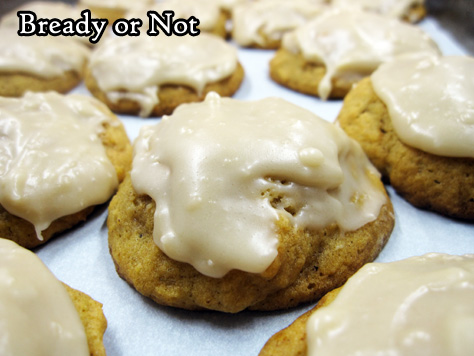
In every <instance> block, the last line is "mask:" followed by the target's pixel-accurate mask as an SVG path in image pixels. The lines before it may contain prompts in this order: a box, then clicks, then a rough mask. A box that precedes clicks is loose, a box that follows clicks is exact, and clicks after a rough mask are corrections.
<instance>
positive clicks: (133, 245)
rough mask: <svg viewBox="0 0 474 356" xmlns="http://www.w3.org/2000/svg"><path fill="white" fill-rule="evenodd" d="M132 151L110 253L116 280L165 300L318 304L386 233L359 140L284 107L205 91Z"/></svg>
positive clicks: (369, 256)
mask: <svg viewBox="0 0 474 356" xmlns="http://www.w3.org/2000/svg"><path fill="white" fill-rule="evenodd" d="M134 147H135V150H134V152H135V153H134V160H133V168H132V171H131V175H130V176H128V177H127V178H126V179H125V180H124V182H123V183H122V184H121V185H120V187H119V191H118V193H117V195H116V196H115V197H114V198H113V199H112V202H111V204H110V206H109V217H108V221H107V225H108V228H109V247H110V252H111V255H112V258H113V260H114V262H115V265H116V269H117V272H118V274H119V275H120V276H121V277H122V278H124V279H125V280H126V281H128V282H129V283H130V284H131V285H132V286H133V287H135V288H136V289H137V290H138V291H139V292H140V293H142V294H143V295H145V296H148V297H150V298H151V299H153V300H155V301H156V302H158V303H160V304H164V305H170V306H174V307H180V308H185V309H214V310H219V311H224V312H232V313H234V312H238V311H241V310H243V309H246V308H250V309H256V310H275V309H282V308H288V307H292V306H295V305H297V304H300V303H303V302H308V301H313V300H316V299H318V298H320V297H321V296H322V295H323V294H324V293H326V292H328V291H329V290H331V289H333V288H335V287H338V286H340V285H341V284H343V283H344V282H345V280H346V279H347V278H348V277H349V276H350V275H352V274H353V273H354V272H355V271H356V270H357V269H358V268H360V267H361V266H362V265H363V264H364V263H366V262H368V261H372V260H373V259H374V258H375V257H376V256H377V255H378V253H379V252H380V250H381V249H382V248H383V246H384V245H385V243H386V241H387V240H388V238H389V235H390V233H391V231H392V228H393V223H394V217H393V212H392V207H391V203H390V201H389V199H388V197H387V195H386V194H385V190H384V187H383V185H382V183H381V181H380V178H379V175H378V172H377V171H376V170H375V168H374V167H373V166H371V165H370V163H369V161H368V159H367V158H366V156H365V155H364V154H363V151H362V149H361V148H360V147H359V145H358V144H356V142H355V141H353V140H351V139H349V138H348V137H347V136H346V135H345V134H344V133H343V131H342V130H341V129H339V128H337V127H336V126H334V125H332V124H330V123H328V122H326V121H324V120H322V119H320V118H318V117H317V116H316V115H314V114H312V113H311V112H309V111H306V110H304V109H302V108H299V107H297V106H295V105H293V104H290V103H289V102H286V101H284V100H283V99H277V98H268V99H263V100H260V101H255V102H243V101H238V100H233V99H230V98H220V97H219V96H218V95H217V94H215V93H210V94H208V96H207V97H206V100H205V101H204V102H202V103H195V104H187V105H181V106H180V107H179V108H177V109H176V110H175V112H174V113H173V115H171V116H166V117H164V118H163V119H162V121H161V122H159V123H158V124H156V125H154V126H146V127H144V128H143V129H142V131H141V132H140V135H139V137H138V139H137V140H136V141H135V144H134ZM244 290H245V293H242V291H244Z"/></svg>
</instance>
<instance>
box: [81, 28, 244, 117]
mask: <svg viewBox="0 0 474 356" xmlns="http://www.w3.org/2000/svg"><path fill="white" fill-rule="evenodd" d="M209 53H213V55H212V56H210V55H209ZM243 76H244V70H243V68H242V66H241V65H240V63H239V62H238V58H237V51H236V49H235V48H234V47H232V46H231V45H230V44H228V43H226V42H225V41H224V40H223V39H222V38H219V37H217V36H214V35H210V34H206V33H201V34H200V35H199V36H196V37H191V36H184V37H178V36H169V37H168V36H157V37H150V36H139V37H124V38H118V37H117V38H107V39H106V40H104V41H103V42H102V43H101V44H100V46H99V47H98V48H97V50H96V51H94V53H93V55H92V56H91V60H90V64H89V67H88V70H87V73H86V79H85V82H86V86H87V87H88V89H89V90H90V91H91V93H92V94H93V95H94V96H96V97H97V98H98V99H100V100H101V101H103V102H105V103H106V104H107V105H108V106H109V107H110V108H111V110H112V111H115V112H118V113H124V114H132V115H136V114H139V115H140V116H150V115H153V116H162V115H169V114H171V113H172V112H173V110H174V109H175V108H176V107H177V106H178V105H180V104H182V103H188V102H195V101H201V100H203V99H204V97H205V95H206V93H208V92H210V91H215V92H217V93H219V94H220V95H222V96H230V95H232V94H234V93H235V92H236V91H237V89H238V88H239V87H240V83H241V82H242V79H243Z"/></svg>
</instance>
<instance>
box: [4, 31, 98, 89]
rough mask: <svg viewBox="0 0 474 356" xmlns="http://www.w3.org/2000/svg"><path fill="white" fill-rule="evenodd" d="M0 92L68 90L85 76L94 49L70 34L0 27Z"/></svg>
mask: <svg viewBox="0 0 474 356" xmlns="http://www.w3.org/2000/svg"><path fill="white" fill-rule="evenodd" d="M0 48H2V51H0V96H10V97H18V96H22V95H23V94H24V93H25V92H26V91H35V92H45V91H49V90H54V91H57V92H60V93H66V92H68V91H69V90H71V89H73V88H74V87H76V86H77V85H78V84H79V83H80V82H81V80H82V77H83V70H84V68H85V66H86V63H87V60H88V58H89V53H90V50H89V49H88V48H87V47H86V46H84V45H82V44H81V43H79V42H78V41H71V40H70V39H68V38H67V37H53V36H45V37H38V36H33V37H20V36H18V34H17V29H16V28H10V27H2V28H0Z"/></svg>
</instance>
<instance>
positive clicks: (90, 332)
mask: <svg viewBox="0 0 474 356" xmlns="http://www.w3.org/2000/svg"><path fill="white" fill-rule="evenodd" d="M63 285H64V287H65V288H66V290H67V292H68V294H69V297H70V298H71V300H72V302H73V304H74V307H75V308H76V310H77V313H78V314H79V317H80V318H81V322H82V324H83V325H84V330H85V332H86V336H87V343H88V345H89V352H90V354H91V356H105V355H106V353H105V347H104V343H103V337H104V333H105V329H106V328H107V319H106V318H105V316H104V313H103V312H102V304H101V303H99V302H97V301H95V300H94V299H92V298H91V297H89V296H88V295H87V294H85V293H82V292H80V291H78V290H76V289H73V288H71V287H69V286H68V285H66V284H63Z"/></svg>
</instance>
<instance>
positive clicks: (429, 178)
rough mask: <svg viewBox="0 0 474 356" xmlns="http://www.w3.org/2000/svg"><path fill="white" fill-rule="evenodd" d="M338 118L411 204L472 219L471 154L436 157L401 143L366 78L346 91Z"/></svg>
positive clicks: (473, 167)
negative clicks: (461, 156) (469, 155)
mask: <svg viewBox="0 0 474 356" xmlns="http://www.w3.org/2000/svg"><path fill="white" fill-rule="evenodd" d="M337 121H338V122H339V124H340V126H341V127H342V128H343V129H344V130H345V131H346V133H347V134H348V135H349V136H351V137H353V138H354V139H356V140H357V141H358V142H359V143H360V144H361V146H362V148H363V149H364V150H365V152H366V153H367V155H368V157H369V158H370V159H371V161H372V163H373V164H374V165H375V166H376V167H377V168H378V170H379V171H380V172H381V173H382V174H383V175H384V176H385V177H386V178H388V179H389V180H390V184H391V185H392V186H393V187H394V188H395V190H396V191H397V192H398V193H399V194H400V195H402V196H403V197H404V198H405V199H406V200H407V201H409V202H410V203H411V204H413V205H415V206H417V207H420V208H423V209H429V210H433V211H436V212H439V213H441V214H444V215H448V216H451V217H455V218H461V219H468V220H472V219H474V173H473V172H474V159H472V158H453V157H442V156H437V155H434V154H430V153H426V152H423V151H421V150H419V149H415V148H413V147H410V146H408V145H406V144H404V143H403V142H401V141H400V139H399V138H398V137H397V135H396V134H395V132H394V130H393V126H392V123H391V121H390V116H389V113H388V111H387V108H386V106H385V104H384V103H383V102H382V101H381V100H380V99H379V98H378V97H377V95H376V94H375V92H374V90H373V88H372V84H371V80H370V78H366V79H364V80H363V81H361V82H360V83H359V84H358V85H357V86H356V87H355V88H354V89H353V90H352V91H351V92H350V93H349V94H348V95H347V97H346V99H345V100H344V105H343V107H342V110H341V112H340V114H339V116H338V119H337Z"/></svg>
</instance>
